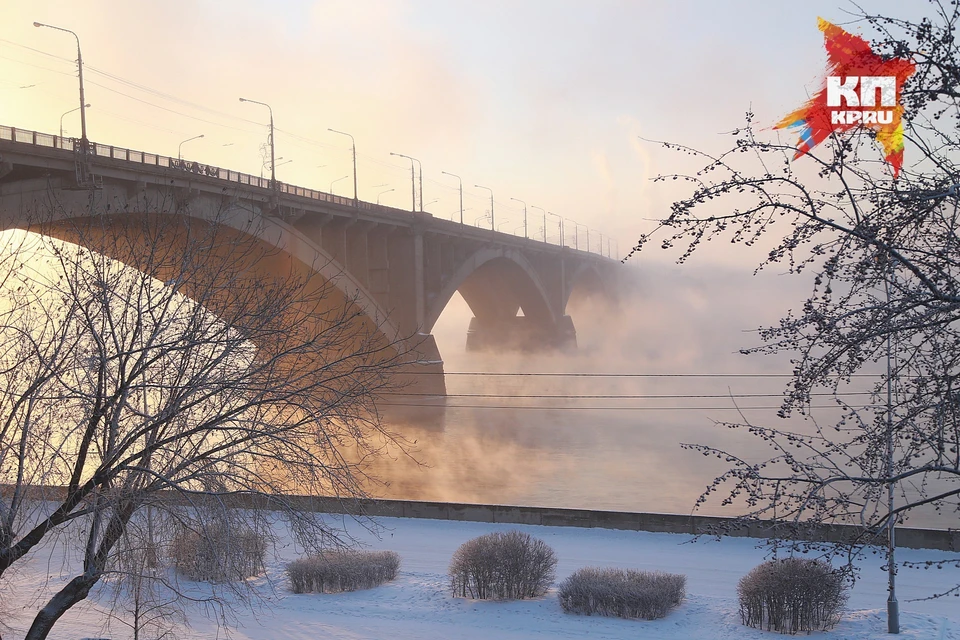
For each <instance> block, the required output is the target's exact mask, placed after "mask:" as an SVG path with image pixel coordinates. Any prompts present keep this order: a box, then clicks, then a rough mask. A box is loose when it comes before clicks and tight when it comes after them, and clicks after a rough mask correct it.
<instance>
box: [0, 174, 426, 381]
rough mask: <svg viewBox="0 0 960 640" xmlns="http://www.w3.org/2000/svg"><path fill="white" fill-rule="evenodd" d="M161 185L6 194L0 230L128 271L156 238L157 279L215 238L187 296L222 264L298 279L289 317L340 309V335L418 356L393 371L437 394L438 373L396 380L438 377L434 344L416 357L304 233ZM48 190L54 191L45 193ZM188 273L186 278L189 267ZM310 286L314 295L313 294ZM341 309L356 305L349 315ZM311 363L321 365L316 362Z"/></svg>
mask: <svg viewBox="0 0 960 640" xmlns="http://www.w3.org/2000/svg"><path fill="white" fill-rule="evenodd" d="M166 191H167V190H165V189H163V188H160V189H149V190H148V189H141V190H140V191H139V192H138V193H135V194H131V193H129V191H128V190H126V189H122V188H112V187H105V188H103V189H102V190H98V191H96V192H91V191H89V190H68V189H64V190H55V191H51V190H50V189H49V187H48V192H47V193H46V194H45V196H39V197H38V196H34V197H32V198H31V197H30V196H28V195H27V194H24V193H23V192H21V193H19V194H8V195H5V196H0V215H2V227H3V228H5V229H12V228H19V229H23V230H26V231H31V232H35V233H40V234H42V235H45V236H49V237H53V238H57V239H59V240H63V241H67V242H71V243H74V244H78V245H82V246H85V247H86V248H87V249H89V250H92V251H95V252H96V253H98V254H102V255H104V256H106V257H108V258H111V259H115V260H117V261H118V262H121V263H124V264H126V265H128V266H129V267H131V268H134V269H138V268H139V267H138V257H140V256H149V255H150V254H151V252H152V251H153V249H152V248H151V246H150V243H155V242H163V243H166V244H168V245H169V247H168V248H167V249H166V252H165V258H164V259H165V260H166V262H165V263H164V264H161V265H159V266H158V265H152V266H153V267H154V268H153V269H151V270H150V271H149V272H148V273H149V275H152V276H153V277H156V278H158V279H160V280H161V281H166V280H167V279H168V278H169V277H172V278H176V277H177V265H176V258H175V257H174V258H171V256H175V255H176V253H177V251H178V250H179V249H181V248H184V249H185V248H187V247H188V246H192V245H190V243H191V242H192V241H193V242H195V241H196V240H197V238H200V239H201V240H202V241H204V242H206V241H207V240H208V239H211V238H212V237H213V236H214V235H215V236H216V242H214V241H213V240H210V244H209V247H208V248H209V251H210V258H211V260H210V264H211V265H212V266H210V267H209V269H208V270H209V271H210V273H207V274H203V273H201V274H199V277H197V278H196V280H197V281H191V279H190V278H185V279H184V281H183V282H182V283H178V286H179V290H180V291H181V292H182V293H183V294H184V295H185V296H187V297H188V298H191V299H194V300H198V295H197V294H198V292H199V291H200V288H201V287H203V286H204V283H205V281H209V279H213V278H216V277H218V275H219V274H217V273H215V271H216V269H218V268H223V267H224V266H226V267H228V268H229V269H231V270H232V271H231V273H230V275H231V276H232V277H234V278H240V279H242V280H243V281H246V282H255V281H257V279H258V278H260V279H262V280H263V281H264V282H271V281H272V282H283V279H284V278H288V279H290V280H291V281H297V282H305V283H307V284H305V285H303V286H305V287H308V288H309V289H307V290H308V291H309V292H312V294H305V295H304V302H303V306H302V307H301V308H297V309H294V311H293V312H292V313H293V315H295V316H296V317H297V321H298V322H301V323H312V324H313V325H316V327H317V330H318V331H319V330H320V329H321V328H322V327H324V326H328V325H329V323H330V322H332V321H335V320H336V318H338V315H337V310H338V309H342V310H344V313H343V314H342V315H341V316H339V317H340V319H341V320H340V321H344V322H347V323H349V324H350V325H351V326H352V325H355V326H356V331H353V330H352V329H351V330H350V331H349V332H348V333H350V334H351V335H355V336H358V337H357V338H351V340H362V339H363V338H362V336H378V337H376V340H378V341H379V344H383V345H389V346H388V349H389V350H391V351H392V352H394V353H395V352H397V351H398V350H402V351H404V352H407V351H408V350H409V354H408V355H404V356H403V358H404V359H405V360H409V361H417V362H424V363H428V364H426V365H420V364H417V365H413V364H411V365H410V366H409V367H403V368H401V369H397V370H395V372H396V373H397V374H398V376H400V377H401V378H403V379H402V380H401V382H402V383H407V382H410V381H412V382H415V383H416V382H420V381H421V380H422V381H426V385H425V386H429V387H430V389H428V390H429V391H431V392H437V393H443V377H442V375H430V376H416V377H415V378H412V379H411V380H407V379H406V377H407V374H408V373H412V372H413V371H412V369H423V368H424V366H425V367H426V368H431V369H436V370H437V373H441V374H442V362H440V361H439V359H438V358H436V357H434V356H435V353H434V352H435V347H434V348H433V349H432V350H429V349H428V353H426V354H420V353H419V352H418V351H417V348H418V346H419V345H418V343H417V341H416V337H412V339H409V340H405V338H408V336H403V335H401V333H400V329H399V328H398V326H397V324H396V323H395V322H394V321H393V320H392V319H391V318H390V317H389V315H388V312H387V311H386V310H385V309H383V308H382V307H381V306H380V304H378V302H377V300H376V299H375V298H374V296H372V295H371V294H370V292H369V291H368V290H367V289H366V288H365V287H364V286H363V284H362V283H361V282H359V281H358V280H357V279H356V278H355V277H354V276H353V275H352V274H351V273H350V272H349V271H347V270H346V269H345V268H343V267H342V266H341V265H340V264H338V263H337V261H336V260H335V259H334V258H333V257H332V256H330V255H329V254H328V253H327V252H326V251H324V250H323V248H322V247H320V246H318V244H317V243H315V242H314V241H313V240H311V239H310V238H309V237H307V236H305V235H304V234H302V233H301V232H300V231H298V230H297V229H296V228H294V227H293V226H292V225H290V224H287V223H286V222H284V221H282V220H280V219H279V218H276V217H273V216H268V215H264V212H263V211H262V210H261V209H260V208H259V207H256V206H250V205H249V204H248V203H238V202H236V201H231V199H229V198H226V197H224V195H223V194H210V193H207V194H197V195H194V196H192V197H189V198H179V199H178V198H176V197H174V198H171V197H169V193H167V192H166ZM51 193H54V194H55V196H54V197H51V196H50V194H51ZM25 196H26V197H25ZM51 201H55V202H56V206H50V202H51ZM117 238H122V239H123V240H122V242H116V241H115V240H116V239H117ZM237 247H240V249H237ZM194 248H195V247H194ZM231 250H236V251H237V256H236V257H231V256H230V255H228V254H229V252H230V251H231ZM242 252H246V253H245V254H243V253H242ZM139 270H141V271H144V269H143V268H139ZM193 273H194V275H196V270H195V271H194V272H193ZM320 291H322V292H323V296H320V295H316V293H317V292H320ZM308 298H309V302H307V299H308ZM211 302H212V304H210V303H211ZM204 304H205V306H208V308H210V309H211V311H212V312H213V313H215V314H217V315H222V311H223V310H225V309H227V308H230V306H231V305H236V304H242V303H236V302H233V301H230V300H229V294H228V293H221V294H217V295H216V296H215V297H214V298H212V299H211V298H207V299H206V301H205V303H204ZM218 307H219V308H218ZM234 308H235V307H234ZM349 309H356V313H354V312H352V311H348V310H349ZM343 318H346V320H343ZM318 335H319V334H318ZM428 346H432V345H428ZM316 366H323V363H321V362H318V363H317V365H316ZM407 369H411V371H407Z"/></svg>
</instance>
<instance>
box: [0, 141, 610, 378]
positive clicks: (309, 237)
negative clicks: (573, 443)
mask: <svg viewBox="0 0 960 640" xmlns="http://www.w3.org/2000/svg"><path fill="white" fill-rule="evenodd" d="M51 202H56V203H57V208H56V209H57V211H58V213H57V216H59V218H60V219H61V220H62V221H63V222H64V224H62V225H57V224H52V225H49V224H48V226H47V227H46V231H45V233H48V234H51V235H61V236H62V237H63V239H67V240H75V237H73V236H71V234H70V232H68V231H67V229H69V228H70V225H68V224H66V222H67V221H68V220H71V219H76V218H82V217H83V216H90V215H92V213H91V203H92V202H95V203H96V212H95V214H96V215H97V216H100V217H101V224H102V218H103V217H104V216H106V217H107V218H109V219H111V220H115V221H116V224H118V225H122V224H124V221H125V220H129V219H131V218H132V217H134V216H141V217H143V216H147V217H149V216H165V217H166V218H167V219H176V220H178V221H179V224H181V225H182V226H183V227H184V228H187V227H189V226H190V225H197V224H212V223H213V221H214V220H216V221H217V222H218V223H226V225H227V226H228V227H230V228H231V229H233V230H234V232H235V233H236V234H237V235H238V236H246V237H249V238H254V239H255V240H256V241H257V242H258V243H260V244H262V245H263V246H264V247H267V248H269V249H270V255H271V256H274V259H271V260H264V261H261V262H262V264H260V265H258V266H257V267H256V268H257V269H260V270H264V271H270V270H274V271H276V270H286V271H284V272H289V270H290V269H294V270H296V269H300V270H303V271H309V272H313V273H318V274H320V275H321V276H322V277H323V279H324V280H326V281H329V282H331V283H332V284H333V285H334V286H335V289H336V291H338V292H339V293H340V295H341V296H342V298H343V299H344V300H351V301H353V302H354V303H355V304H357V305H358V306H359V307H360V308H361V310H362V313H363V315H364V317H365V321H366V322H368V323H369V322H372V323H373V324H375V325H376V326H377V327H378V328H379V330H380V331H382V332H384V333H385V334H388V335H391V336H401V337H403V339H404V340H407V341H408V343H409V344H410V345H411V347H413V351H414V352H415V353H416V357H415V359H414V361H413V362H412V363H411V370H413V369H417V370H421V371H429V372H431V373H434V374H442V371H443V363H442V357H441V354H440V353H439V350H438V349H437V346H436V341H435V340H434V339H433V336H432V335H431V331H432V329H433V327H434V325H435V323H436V322H437V320H438V318H439V317H440V315H441V313H442V312H443V310H444V308H445V307H446V305H447V303H448V302H449V301H450V299H451V297H452V296H453V295H454V293H455V292H457V291H459V292H460V294H461V295H462V296H463V298H464V300H465V301H466V302H467V304H468V305H469V306H470V309H471V310H472V312H473V314H474V317H473V319H472V320H471V323H470V329H469V332H468V335H467V337H466V340H467V348H468V349H477V350H481V349H489V350H498V349H502V350H507V349H509V350H516V349H569V348H575V346H576V331H575V328H574V323H573V320H572V319H571V318H570V316H568V315H567V314H566V307H567V302H568V301H569V300H570V298H571V296H572V295H574V294H575V292H576V291H578V290H580V291H588V292H592V293H603V294H605V295H611V296H612V295H615V293H616V283H617V277H618V274H619V268H620V264H619V262H618V261H617V260H614V259H611V258H610V257H605V256H603V255H600V254H597V253H590V252H588V251H582V250H575V249H573V248H571V247H560V246H557V245H554V244H549V243H544V242H540V241H537V240H533V239H527V238H520V237H516V236H513V235H511V234H507V233H499V232H495V231H491V230H487V229H478V228H475V227H472V226H468V225H462V224H459V223H456V222H452V221H449V220H443V219H438V218H435V217H433V216H432V215H430V214H429V213H423V212H415V211H413V212H412V211H403V210H399V209H395V208H392V207H387V206H381V205H377V204H372V203H369V202H363V201H355V200H353V199H351V198H344V197H339V196H335V195H332V194H328V193H323V192H319V191H315V190H311V189H306V188H302V187H296V186H293V185H288V184H283V183H271V182H270V181H269V180H266V179H263V178H258V177H256V176H251V175H247V174H242V173H238V172H235V171H229V170H226V169H222V168H219V167H212V166H208V165H202V164H198V163H195V162H184V161H180V160H177V159H175V158H168V157H165V156H159V155H156V154H150V153H146V152H141V151H134V150H129V149H122V148H119V147H112V146H107V145H101V144H96V143H88V144H87V145H82V144H80V141H76V140H73V139H61V138H58V137H57V136H52V135H47V134H42V133H37V132H33V131H24V130H19V129H14V128H11V127H0V225H2V228H3V229H10V228H25V229H30V228H31V227H32V225H33V224H34V223H33V221H34V220H36V216H37V215H38V212H40V211H42V210H45V209H47V210H49V209H50V206H49V205H50V203H51ZM48 222H49V221H48ZM73 222H75V220H73ZM34 228H35V227H34ZM58 229H60V231H58ZM149 241H151V239H150V238H148V237H143V238H140V239H138V240H136V239H135V240H134V241H133V244H132V245H131V246H136V242H144V243H145V242H149ZM102 249H103V251H104V252H106V253H108V254H109V253H110V252H111V248H110V247H103V248H102ZM111 257H115V258H117V259H121V260H122V259H123V256H122V255H119V254H115V255H112V256H111ZM188 295H189V294H188ZM336 302H337V301H333V302H332V303H336ZM416 380H417V381H418V387H419V390H421V391H423V390H429V391H431V392H436V393H443V392H444V384H443V376H442V375H426V376H417V377H416Z"/></svg>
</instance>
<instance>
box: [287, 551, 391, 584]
mask: <svg viewBox="0 0 960 640" xmlns="http://www.w3.org/2000/svg"><path fill="white" fill-rule="evenodd" d="M398 571H400V556H399V555H397V554H396V553H394V552H393V551H330V552H327V553H321V554H320V555H316V556H307V557H306V558H300V559H299V560H294V561H293V562H291V563H290V564H288V565H287V577H288V578H289V579H290V588H291V590H293V592H294V593H309V592H312V591H315V592H318V593H337V592H340V591H356V590H358V589H372V588H373V587H377V586H380V585H381V584H383V583H384V582H390V581H391V580H393V579H394V578H396V577H397V572H398Z"/></svg>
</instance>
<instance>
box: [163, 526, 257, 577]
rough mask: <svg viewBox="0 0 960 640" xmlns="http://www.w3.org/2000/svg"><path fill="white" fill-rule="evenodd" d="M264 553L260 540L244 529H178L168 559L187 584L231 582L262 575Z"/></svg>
mask: <svg viewBox="0 0 960 640" xmlns="http://www.w3.org/2000/svg"><path fill="white" fill-rule="evenodd" d="M266 549H267V545H266V542H265V541H264V539H263V538H262V537H261V536H260V535H259V534H257V532H255V531H254V530H252V529H250V528H248V527H244V526H216V527H208V528H205V529H203V530H201V531H199V532H198V531H193V530H191V529H187V528H182V529H181V530H180V531H179V532H178V533H177V535H176V536H175V537H174V539H173V543H172V545H171V553H170V556H171V558H172V559H173V564H174V566H175V567H176V569H177V572H178V573H180V574H181V575H183V576H185V577H186V578H189V579H190V580H197V581H205V582H232V581H235V580H243V579H245V578H249V577H251V576H255V575H259V574H260V573H262V572H263V558H264V555H265V554H266Z"/></svg>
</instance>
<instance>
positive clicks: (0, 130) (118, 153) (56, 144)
mask: <svg viewBox="0 0 960 640" xmlns="http://www.w3.org/2000/svg"><path fill="white" fill-rule="evenodd" d="M0 140H7V141H10V142H16V143H20V144H30V145H34V146H38V147H47V148H50V149H64V150H68V151H74V150H76V149H77V147H78V146H79V142H80V141H79V140H77V139H76V138H67V137H60V136H57V135H52V134H49V133H41V132H39V131H31V130H29V129H18V128H17V127H8V126H4V125H0ZM89 144H90V149H89V151H90V153H91V154H93V155H95V156H99V157H101V158H111V159H113V160H123V161H126V162H133V163H136V164H146V165H151V166H156V167H164V168H170V169H176V170H180V171H186V172H189V173H194V174H197V175H201V176H206V177H208V178H215V179H217V180H225V181H227V182H232V183H236V184H242V185H247V186H251V187H258V188H261V189H270V188H271V184H270V179H269V178H262V177H260V176H255V175H251V174H248V173H242V172H239V171H231V170H230V169H223V168H220V167H216V166H213V165H208V164H202V163H200V162H194V161H191V160H183V159H180V158H173V157H170V156H162V155H159V154H156V153H147V152H146V151H137V150H135V149H125V148H123V147H115V146H113V145H107V144H100V143H99V142H90V143H89ZM277 191H279V192H280V193H284V194H287V195H292V196H298V197H301V198H309V199H310V200H321V201H323V202H329V203H332V204H339V205H343V206H348V207H357V208H359V209H363V210H365V211H381V212H382V211H391V210H393V207H387V206H382V205H377V204H373V203H372V202H363V201H357V202H354V200H353V198H345V197H343V196H337V195H334V194H332V193H326V192H323V191H317V190H316V189H308V188H307V187H298V186H296V185H291V184H286V183H283V182H279V181H278V182H277ZM511 235H513V234H511ZM587 253H595V252H594V251H591V250H589V249H588V250H587ZM598 255H601V256H602V255H603V254H602V253H600V254H598Z"/></svg>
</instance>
